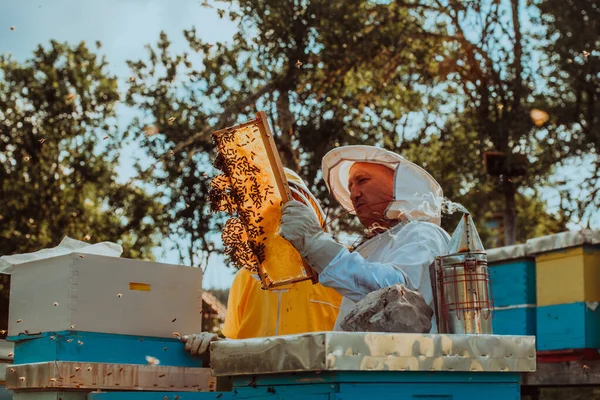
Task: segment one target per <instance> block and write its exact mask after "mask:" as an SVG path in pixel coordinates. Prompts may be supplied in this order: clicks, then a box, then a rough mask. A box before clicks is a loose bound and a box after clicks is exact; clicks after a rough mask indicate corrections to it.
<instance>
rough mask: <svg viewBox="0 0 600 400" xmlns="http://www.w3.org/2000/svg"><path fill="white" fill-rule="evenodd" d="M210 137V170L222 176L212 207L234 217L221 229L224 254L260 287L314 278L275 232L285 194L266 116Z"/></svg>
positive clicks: (216, 182) (217, 179)
mask: <svg viewBox="0 0 600 400" xmlns="http://www.w3.org/2000/svg"><path fill="white" fill-rule="evenodd" d="M213 138H214V139H215V144H216V147H217V151H218V156H217V158H216V160H215V167H217V168H218V169H220V170H221V171H223V174H221V175H218V176H216V177H215V178H214V179H213V181H212V182H211V191H210V194H209V195H210V200H211V205H212V208H213V210H214V211H225V212H228V213H230V214H234V215H236V217H235V218H231V219H229V220H228V221H227V223H226V225H225V228H224V229H223V233H222V236H223V243H224V245H225V249H226V250H225V251H226V254H227V255H229V257H230V258H231V260H232V261H233V263H234V264H235V265H236V266H237V267H238V268H246V269H248V270H250V271H251V272H255V273H258V274H259V276H260V278H261V281H262V283H263V288H272V287H277V286H281V285H284V284H288V283H291V282H297V281H302V280H307V279H313V280H314V273H313V272H312V270H311V269H310V267H308V265H306V264H305V263H304V261H303V259H302V257H301V256H300V254H299V253H298V251H297V250H296V249H295V248H294V247H293V246H292V245H291V244H290V243H289V242H288V241H287V240H285V239H284V238H283V237H281V236H280V235H279V234H278V232H279V225H280V219H281V207H282V205H283V203H284V202H286V201H287V200H288V199H289V198H290V194H289V188H288V187H287V180H286V179H285V175H284V174H283V168H282V167H281V161H280V160H279V156H278V154H277V152H276V150H275V146H274V142H273V137H272V135H271V132H270V129H269V127H268V125H267V123H266V116H265V114H264V113H259V114H258V118H257V119H255V120H251V121H248V122H246V123H244V124H241V125H237V126H235V127H232V128H228V129H225V130H222V131H218V132H215V133H213Z"/></svg>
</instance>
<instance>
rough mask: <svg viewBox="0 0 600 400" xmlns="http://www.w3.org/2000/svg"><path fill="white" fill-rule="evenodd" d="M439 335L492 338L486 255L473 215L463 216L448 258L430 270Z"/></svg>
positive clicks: (443, 257) (491, 307) (435, 264)
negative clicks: (467, 335)
mask: <svg viewBox="0 0 600 400" xmlns="http://www.w3.org/2000/svg"><path fill="white" fill-rule="evenodd" d="M430 272H431V280H432V285H433V289H434V293H435V296H434V303H435V314H436V319H437V324H438V332H439V333H466V334H492V309H493V304H492V300H491V285H490V273H489V269H488V266H487V254H486V252H485V249H484V248H483V245H482V243H481V239H480V238H479V234H478V233H477V229H476V228H475V224H474V222H473V219H472V218H471V216H470V214H464V215H463V218H462V219H461V221H460V223H459V224H458V226H457V228H456V230H455V231H454V234H453V235H452V239H451V240H450V244H449V246H448V250H447V252H446V254H445V255H443V256H439V257H436V260H435V262H434V263H433V264H432V266H431V271H430Z"/></svg>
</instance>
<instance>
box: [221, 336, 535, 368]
mask: <svg viewBox="0 0 600 400" xmlns="http://www.w3.org/2000/svg"><path fill="white" fill-rule="evenodd" d="M211 366H212V370H213V374H214V375H215V376H232V375H249V374H272V373H284V372H302V371H305V372H306V371H457V372H460V371H462V372H530V371H535V367H536V361H535V337H534V336H505V335H439V334H412V333H368V332H314V333H308V334H300V335H286V336H274V337H266V338H255V339H243V340H224V341H219V342H215V343H213V344H211Z"/></svg>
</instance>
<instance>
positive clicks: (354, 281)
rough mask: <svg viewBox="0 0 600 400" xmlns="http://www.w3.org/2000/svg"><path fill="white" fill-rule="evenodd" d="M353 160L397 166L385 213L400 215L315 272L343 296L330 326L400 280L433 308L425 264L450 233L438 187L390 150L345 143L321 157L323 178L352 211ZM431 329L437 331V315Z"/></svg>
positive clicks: (438, 252)
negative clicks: (403, 219)
mask: <svg viewBox="0 0 600 400" xmlns="http://www.w3.org/2000/svg"><path fill="white" fill-rule="evenodd" d="M355 162H372V163H377V164H383V165H386V166H387V167H389V168H391V169H393V170H394V171H395V174H394V201H393V202H392V203H391V204H390V206H389V207H388V209H387V210H386V216H387V217H388V218H399V217H400V215H403V216H405V217H406V219H407V220H408V222H407V223H400V224H398V225H396V226H394V227H393V228H391V229H389V230H388V231H386V232H383V233H380V234H379V235H377V236H375V237H374V238H371V239H370V240H368V241H367V242H365V243H363V244H362V245H361V246H359V248H358V249H357V250H356V251H355V252H350V251H348V250H345V249H344V250H342V251H340V253H339V254H338V255H337V256H336V257H335V258H334V259H333V260H332V261H331V262H330V263H329V265H327V266H326V267H325V269H324V270H323V271H322V272H321V274H320V275H319V282H320V283H321V284H323V285H325V286H329V287H332V288H334V289H336V290H337V291H338V292H339V293H340V294H342V295H343V296H344V299H343V301H342V305H341V309H340V314H339V315H338V319H337V322H336V325H335V328H334V330H340V323H341V321H343V319H344V318H345V317H346V315H347V314H348V313H349V312H350V310H352V308H353V307H354V305H355V304H356V302H357V301H360V300H362V299H363V298H364V297H365V296H366V295H367V294H368V293H370V292H373V291H375V290H378V289H381V288H384V287H388V286H391V285H393V284H396V283H403V284H404V285H406V286H407V287H408V288H410V289H413V290H418V291H419V292H420V293H421V294H422V295H423V297H424V298H425V301H426V302H427V304H429V306H430V307H431V308H432V309H433V293H432V288H431V281H430V277H429V265H430V264H431V263H432V262H433V261H434V259H435V257H436V256H439V255H442V254H445V252H446V249H447V247H448V243H449V242H450V236H449V235H448V234H447V233H446V232H445V231H444V230H443V229H442V228H441V227H440V226H439V224H440V221H441V204H442V200H443V194H442V189H441V187H440V185H439V184H438V183H437V182H436V181H435V179H434V178H433V177H432V176H431V175H429V174H428V173H427V172H426V171H425V170H424V169H422V168H421V167H419V166H417V165H416V164H414V163H411V162H410V161H407V160H405V159H404V158H403V157H401V156H399V155H397V154H395V153H392V152H390V151H387V150H384V149H381V148H377V147H371V146H345V147H340V148H337V149H334V150H332V151H330V152H329V153H327V154H326V155H325V157H324V158H323V165H322V167H323V178H324V180H325V182H326V184H327V187H328V189H329V191H330V192H331V193H332V194H333V195H334V197H335V198H336V199H337V200H338V201H339V203H340V204H341V205H342V206H343V207H344V208H345V209H346V210H347V211H350V212H351V213H353V211H352V210H353V208H354V207H353V205H352V201H351V200H350V191H349V190H348V178H349V174H350V167H351V166H352V164H354V163H355ZM431 332H432V333H435V332H437V328H436V324H435V320H434V321H432V329H431Z"/></svg>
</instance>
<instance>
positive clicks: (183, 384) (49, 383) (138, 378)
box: [6, 361, 216, 392]
mask: <svg viewBox="0 0 600 400" xmlns="http://www.w3.org/2000/svg"><path fill="white" fill-rule="evenodd" d="M215 386H216V379H215V377H213V376H212V375H211V372H210V369H209V368H188V367H171V366H162V365H131V364H105V363H85V362H84V363H81V362H61V361H57V362H50V363H34V364H19V365H16V364H15V365H13V366H12V367H10V368H9V369H8V371H7V373H6V387H7V388H8V389H11V390H41V389H44V390H46V389H48V388H51V389H52V388H54V389H55V390H62V389H81V390H85V389H89V390H98V389H99V390H152V391H180V392H200V391H214V390H215ZM51 389H50V390H51Z"/></svg>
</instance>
